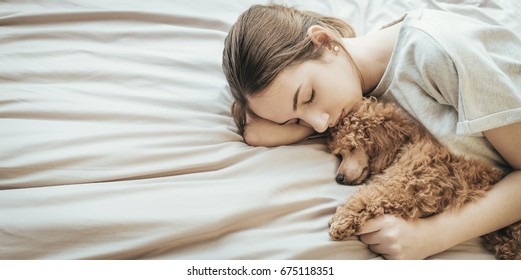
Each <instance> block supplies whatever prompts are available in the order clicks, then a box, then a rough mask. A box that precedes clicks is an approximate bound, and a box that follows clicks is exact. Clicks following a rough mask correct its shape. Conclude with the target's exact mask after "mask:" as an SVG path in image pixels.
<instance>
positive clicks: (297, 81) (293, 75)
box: [249, 65, 307, 122]
mask: <svg viewBox="0 0 521 280" xmlns="http://www.w3.org/2000/svg"><path fill="white" fill-rule="evenodd" d="M305 70H306V69H305V67H302V65H300V66H295V67H290V68H288V69H285V70H283V71H282V72H280V73H279V74H278V75H277V77H275V79H274V80H273V82H272V83H271V84H270V85H269V86H268V87H267V88H266V89H264V90H263V91H261V92H259V93H258V94H256V95H255V96H253V97H251V98H250V99H249V105H250V108H251V109H252V111H253V112H255V114H257V115H258V116H259V117H261V118H264V119H267V120H271V121H274V122H284V121H287V120H288V119H290V118H292V117H291V115H292V113H293V101H294V97H295V93H296V92H297V90H298V89H299V87H301V85H302V84H303V83H304V81H306V74H307V73H306V71H305Z"/></svg>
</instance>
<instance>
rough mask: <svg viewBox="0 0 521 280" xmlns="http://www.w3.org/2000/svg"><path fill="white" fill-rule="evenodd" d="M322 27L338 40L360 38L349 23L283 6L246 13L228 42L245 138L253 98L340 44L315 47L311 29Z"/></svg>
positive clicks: (227, 69) (228, 67) (230, 76)
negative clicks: (278, 78) (283, 75)
mask: <svg viewBox="0 0 521 280" xmlns="http://www.w3.org/2000/svg"><path fill="white" fill-rule="evenodd" d="M313 25H319V26H322V27H324V28H326V29H327V30H329V31H331V32H332V34H333V35H335V36H336V37H337V38H341V37H345V38H348V37H354V36H355V32H354V30H353V29H352V28H351V26H349V25H348V24H347V23H346V22H344V21H342V20H340V19H338V18H334V17H327V16H322V15H320V14H317V13H314V12H307V11H299V10H297V9H294V8H289V7H284V6H280V5H269V6H263V5H255V6H252V7H250V8H249V9H248V10H246V11H245V12H244V13H242V14H241V15H240V16H239V18H238V19H237V22H235V24H234V25H233V26H232V28H231V30H230V32H229V34H228V36H227V37H226V40H225V42H224V50H223V63H222V68H223V72H224V75H225V76H226V79H227V80H228V84H229V85H230V91H231V93H232V97H233V104H232V108H231V111H232V116H233V119H234V121H235V124H236V125H237V128H238V129H239V134H241V135H242V136H244V127H245V125H246V115H247V114H250V115H253V116H254V114H253V112H252V111H251V110H250V109H249V106H248V98H249V97H252V96H254V95H255V94H258V93H259V92H261V91H262V90H264V89H265V88H267V87H268V86H269V85H270V83H271V82H273V80H274V79H275V77H276V76H277V75H278V74H279V73H280V72H281V71H282V70H283V69H285V68H286V67H288V66H293V65H296V64H298V63H301V62H304V61H306V60H312V59H318V58H319V57H320V56H321V55H322V52H323V50H324V47H327V46H329V45H330V44H331V43H333V42H336V43H338V44H339V45H340V46H342V44H340V43H339V42H337V41H336V39H335V38H330V39H329V41H326V42H322V44H321V46H320V47H318V48H317V47H315V46H314V45H313V42H312V38H310V36H308V34H307V32H308V29H309V27H311V26H313Z"/></svg>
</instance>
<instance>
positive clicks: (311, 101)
mask: <svg viewBox="0 0 521 280" xmlns="http://www.w3.org/2000/svg"><path fill="white" fill-rule="evenodd" d="M315 97H316V94H315V90H314V89H313V90H311V96H310V97H309V99H308V101H306V102H304V104H310V103H313V101H315Z"/></svg>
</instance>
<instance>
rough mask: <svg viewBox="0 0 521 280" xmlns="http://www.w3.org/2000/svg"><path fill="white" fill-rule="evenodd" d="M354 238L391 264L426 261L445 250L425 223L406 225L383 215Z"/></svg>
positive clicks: (407, 223)
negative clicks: (415, 260) (400, 260)
mask: <svg viewBox="0 0 521 280" xmlns="http://www.w3.org/2000/svg"><path fill="white" fill-rule="evenodd" d="M427 220H428V219H427ZM357 234H358V235H359V236H360V240H361V241H362V242H363V243H365V244H367V245H368V246H369V249H370V250H371V251H372V252H374V253H377V254H380V255H382V257H384V258H385V259H391V260H396V259H406V260H411V259H425V258H427V257H429V256H431V255H434V254H436V253H438V252H441V251H444V250H446V249H448V248H444V246H443V242H441V240H440V238H439V237H441V236H439V235H436V234H434V231H433V229H431V228H430V227H429V223H427V222H426V221H425V220H424V219H420V220H415V221H405V220H404V219H401V218H397V217H395V216H393V215H383V216H380V217H377V218H374V219H371V220H369V221H367V222H366V223H365V225H364V227H363V228H362V231H361V232H359V233H357Z"/></svg>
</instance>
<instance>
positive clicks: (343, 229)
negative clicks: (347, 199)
mask: <svg viewBox="0 0 521 280" xmlns="http://www.w3.org/2000/svg"><path fill="white" fill-rule="evenodd" d="M356 224H357V223H356V222H355V219H354V217H352V216H346V215H342V214H339V213H338V212H337V213H336V214H335V215H334V216H333V217H331V219H330V220H329V236H331V238H332V239H334V240H347V239H348V238H349V237H351V236H352V235H354V234H355V233H356V231H357V230H358V226H357V225H356Z"/></svg>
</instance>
